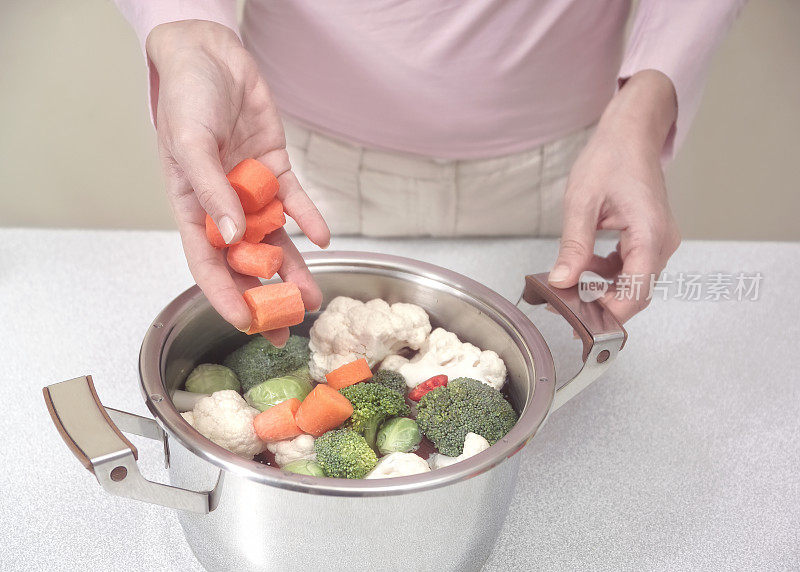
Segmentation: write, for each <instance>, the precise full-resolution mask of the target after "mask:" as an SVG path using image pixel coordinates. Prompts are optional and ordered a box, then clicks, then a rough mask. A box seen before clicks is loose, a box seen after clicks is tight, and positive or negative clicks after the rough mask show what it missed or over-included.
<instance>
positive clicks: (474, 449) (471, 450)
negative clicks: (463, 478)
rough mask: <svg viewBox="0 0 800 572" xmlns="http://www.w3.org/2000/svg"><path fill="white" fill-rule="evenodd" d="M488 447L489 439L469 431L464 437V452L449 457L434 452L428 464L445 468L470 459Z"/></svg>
mask: <svg viewBox="0 0 800 572" xmlns="http://www.w3.org/2000/svg"><path fill="white" fill-rule="evenodd" d="M488 448H489V441H487V440H486V439H484V438H483V437H481V436H480V435H478V434H477V433H467V435H466V437H464V452H463V453H461V454H460V455H459V456H458V457H448V456H447V455H442V454H441V453H434V454H433V455H431V456H430V458H429V459H428V464H429V465H430V467H431V469H443V468H444V467H449V466H450V465H453V464H455V463H458V462H461V461H463V460H465V459H469V458H470V457H472V456H473V455H477V454H478V453H480V452H482V451H485V450H486V449H488Z"/></svg>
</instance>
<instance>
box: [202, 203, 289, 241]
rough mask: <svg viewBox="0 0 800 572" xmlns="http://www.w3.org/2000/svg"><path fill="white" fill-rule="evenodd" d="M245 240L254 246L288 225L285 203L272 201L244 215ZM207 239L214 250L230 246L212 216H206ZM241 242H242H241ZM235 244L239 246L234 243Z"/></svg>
mask: <svg viewBox="0 0 800 572" xmlns="http://www.w3.org/2000/svg"><path fill="white" fill-rule="evenodd" d="M244 223H245V229H244V240H245V241H246V242H251V243H253V244H256V243H259V242H261V241H262V240H264V237H265V236H266V235H268V234H269V233H271V232H274V231H276V230H278V229H279V228H281V227H282V226H283V225H285V224H286V215H284V214H283V203H282V202H280V201H279V200H278V199H275V200H273V201H270V203H269V204H268V205H267V206H265V207H264V208H263V209H261V210H259V211H256V212H254V213H250V214H246V215H244ZM206 238H208V242H210V243H211V246H213V247H214V248H225V247H226V246H230V245H228V244H225V241H224V240H223V238H222V234H220V232H219V229H218V228H217V225H216V223H215V222H214V221H213V219H212V218H211V216H209V215H208V214H207V215H206ZM239 242H241V241H239ZM234 244H239V243H238V242H234Z"/></svg>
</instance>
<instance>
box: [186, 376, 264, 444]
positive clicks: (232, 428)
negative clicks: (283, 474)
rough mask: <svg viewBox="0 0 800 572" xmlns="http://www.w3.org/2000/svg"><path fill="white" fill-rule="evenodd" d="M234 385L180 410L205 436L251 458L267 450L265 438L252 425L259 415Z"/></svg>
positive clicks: (190, 423)
mask: <svg viewBox="0 0 800 572" xmlns="http://www.w3.org/2000/svg"><path fill="white" fill-rule="evenodd" d="M258 413H259V411H258V409H253V408H252V407H250V406H249V405H248V404H247V402H246V401H245V400H244V399H243V398H242V396H241V395H239V393H238V392H236V391H233V390H232V389H226V390H224V391H216V392H214V393H212V394H211V395H209V396H208V397H204V398H203V399H201V400H200V401H198V402H197V403H196V404H195V406H194V409H192V411H189V412H185V413H181V415H182V416H183V418H184V419H185V420H186V421H187V422H188V423H189V425H191V426H192V427H194V428H195V429H197V431H198V432H199V433H200V434H201V435H203V436H204V437H206V438H208V439H210V440H211V441H213V442H214V443H216V444H217V445H219V446H220V447H225V448H226V449H227V450H228V451H230V452H231V453H236V454H237V455H239V456H241V457H245V458H247V459H252V458H253V456H254V455H257V454H259V453H260V452H261V451H263V450H264V442H263V441H261V439H259V438H258V435H256V431H255V429H254V428H253V418H254V417H255V416H256V415H258Z"/></svg>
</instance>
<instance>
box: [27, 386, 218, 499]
mask: <svg viewBox="0 0 800 572" xmlns="http://www.w3.org/2000/svg"><path fill="white" fill-rule="evenodd" d="M42 392H43V393H44V400H45V403H46V404H47V410H48V411H49V412H50V417H51V418H52V419H53V423H54V424H55V426H56V429H58V432H59V433H60V434H61V438H62V439H64V442H65V443H66V444H67V447H69V449H70V450H71V451H72V453H73V454H74V455H75V456H76V457H77V458H78V460H79V461H80V462H81V463H82V464H83V466H84V467H86V468H87V469H89V471H91V472H92V473H94V476H95V478H97V482H99V483H100V485H101V486H102V487H103V488H104V489H105V490H106V491H108V492H110V493H111V494H114V495H118V496H121V497H127V498H132V499H136V500H141V501H145V502H149V503H153V504H158V505H161V506H166V507H169V508H176V509H180V510H185V511H189V512H195V513H200V514H206V513H208V512H209V510H210V501H211V491H208V492H197V491H189V490H186V489H181V488H178V487H173V486H170V485H164V484H161V483H154V482H153V481H148V480H147V479H145V478H144V477H143V476H142V475H141V473H140V472H139V468H138V466H137V464H136V460H137V458H138V455H139V453H138V451H137V450H136V447H134V446H133V444H132V443H131V442H130V441H128V439H127V438H125V435H123V434H122V431H121V430H120V429H119V427H117V424H119V425H120V426H122V428H123V429H124V430H126V431H127V432H129V433H134V434H137V435H141V436H142V437H149V438H151V439H155V440H162V441H163V443H164V450H165V453H166V452H167V440H166V437H167V436H166V433H164V430H163V429H161V427H160V426H159V425H158V424H157V423H156V422H155V421H153V420H152V419H147V418H146V417H140V416H138V415H133V414H131V413H126V412H124V411H118V410H116V409H111V408H108V409H106V408H105V407H103V404H102V403H100V399H99V398H98V397H97V392H96V391H95V389H94V383H92V376H90V375H86V376H83V377H76V378H75V379H70V380H68V381H62V382H61V383H55V384H53V385H48V386H47V387H44V388H42ZM112 419H113V421H112ZM115 421H116V423H115Z"/></svg>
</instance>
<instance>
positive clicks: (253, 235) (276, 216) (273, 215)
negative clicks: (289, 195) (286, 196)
mask: <svg viewBox="0 0 800 572" xmlns="http://www.w3.org/2000/svg"><path fill="white" fill-rule="evenodd" d="M244 218H245V219H246V224H247V228H245V230H244V239H245V241H247V242H261V241H262V240H264V237H265V236H266V235H268V234H269V233H271V232H273V231H276V230H278V229H279V228H281V227H282V226H283V225H285V224H286V216H285V215H284V214H283V203H282V202H280V201H279V200H278V199H275V200H273V201H270V203H269V204H268V205H267V206H265V207H264V208H263V209H261V210H258V211H256V212H254V213H250V214H248V215H245V217H244Z"/></svg>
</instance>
